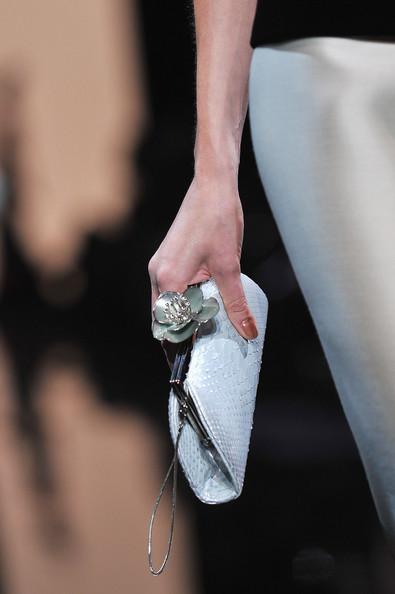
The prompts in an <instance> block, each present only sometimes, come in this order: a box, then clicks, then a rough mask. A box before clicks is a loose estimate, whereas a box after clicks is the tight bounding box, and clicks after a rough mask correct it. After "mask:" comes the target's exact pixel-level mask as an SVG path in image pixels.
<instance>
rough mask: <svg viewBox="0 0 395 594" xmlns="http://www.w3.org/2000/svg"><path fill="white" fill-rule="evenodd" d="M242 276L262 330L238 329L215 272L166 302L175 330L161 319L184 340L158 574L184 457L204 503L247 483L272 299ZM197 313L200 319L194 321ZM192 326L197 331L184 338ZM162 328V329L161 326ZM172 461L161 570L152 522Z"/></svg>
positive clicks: (176, 371)
mask: <svg viewBox="0 0 395 594" xmlns="http://www.w3.org/2000/svg"><path fill="white" fill-rule="evenodd" d="M241 281H242V285H243V288H244V292H245V295H246V298H247V302H248V305H249V307H250V309H251V311H252V313H253V315H254V316H255V319H256V322H257V326H258V336H257V338H255V339H253V340H246V339H245V338H243V337H242V336H241V335H240V334H239V333H238V332H237V331H236V329H235V328H234V326H233V324H232V323H231V322H230V320H229V318H228V316H227V314H226V311H225V308H224V305H223V302H222V299H221V296H220V293H219V290H218V288H217V285H216V283H215V281H214V279H210V280H208V281H205V282H203V283H200V284H199V285H195V286H193V287H192V288H191V287H189V288H188V289H187V291H185V292H184V293H183V294H177V295H178V296H179V297H180V298H181V300H182V299H183V298H184V296H185V300H184V301H180V302H178V303H176V302H174V301H173V302H172V303H171V304H170V308H169V307H168V305H167V304H166V306H165V309H166V308H167V310H166V311H167V317H166V318H165V322H166V323H167V329H170V333H167V334H165V333H164V328H163V327H164V326H165V325H166V324H165V323H164V322H159V323H162V326H159V325H158V324H156V326H157V335H156V337H157V338H159V339H160V336H162V337H163V336H165V337H167V339H168V340H171V341H172V342H176V343H178V345H177V348H178V350H177V353H176V356H175V359H174V362H173V365H172V375H171V379H170V385H171V389H170V396H169V407H168V410H169V425H170V433H171V437H172V440H173V443H174V457H173V460H172V464H171V465H170V468H169V470H168V473H167V475H166V477H165V480H164V482H163V484H162V488H161V490H160V493H159V496H158V498H157V500H156V503H155V506H154V510H153V513H152V516H151V522H150V529H149V539H148V556H149V566H150V570H151V573H153V574H154V575H158V574H159V573H161V572H162V570H163V568H164V566H165V564H166V562H167V558H168V555H169V552H170V546H171V541H172V534H173V525H174V513H175V496H176V479H177V462H178V460H179V462H180V464H181V467H182V469H183V471H184V474H185V476H186V478H187V480H188V483H189V485H190V487H191V489H192V490H193V492H194V493H195V495H196V496H197V497H198V498H199V499H200V500H201V501H203V502H204V503H208V504H219V503H225V502H227V501H231V500H232V499H235V498H237V497H238V496H239V495H240V493H241V491H242V489H243V483H244V476H245V470H246V464H247V457H248V451H249V444H250V437H251V430H252V425H253V415H254V410H255V400H256V393H257V387H258V381H259V372H260V369H261V363H262V352H263V344H264V339H265V331H266V322H267V314H268V300H267V297H266V295H265V293H264V292H263V291H262V289H261V288H260V287H259V286H258V285H257V284H256V283H255V282H254V281H253V280H252V279H251V278H249V277H248V276H247V275H245V274H243V273H242V274H241ZM195 287H199V288H200V290H201V291H200V295H201V297H200V301H199V296H197V297H196V296H195V293H193V290H195V291H196V288H195ZM163 295H164V296H165V295H166V296H167V295H169V294H163ZM189 296H190V297H191V298H190V300H189V301H188V297H189ZM202 298H203V301H202ZM202 304H203V307H202ZM183 308H184V310H183ZM183 311H184V316H182V312H183ZM185 311H186V314H185ZM177 315H178V317H177ZM172 316H173V317H172ZM159 317H160V316H159ZM163 319H164V318H163ZM172 320H173V321H174V320H176V321H178V326H177V325H174V324H173V325H172ZM182 320H183V322H182V323H181V324H180V321H182ZM194 321H195V322H196V323H195V326H196V327H194V326H193V327H191V326H190V325H191V324H193V323H194ZM182 324H184V325H182ZM188 324H189V332H188ZM191 331H193V334H192V335H191V336H187V337H186V338H184V339H183V336H185V335H188V334H191ZM160 332H162V334H158V333H160ZM177 332H178V333H179V334H177ZM154 335H155V331H154ZM172 469H173V472H174V475H173V502H172V521H171V530H170V536H169V541H168V550H167V554H166V556H165V558H164V561H163V563H162V565H161V567H160V568H159V569H158V570H155V569H154V568H153V566H152V527H153V522H154V518H155V514H156V509H157V507H158V505H159V501H160V498H161V496H162V493H163V490H164V488H165V485H166V482H167V480H168V478H169V477H170V474H171V470H172Z"/></svg>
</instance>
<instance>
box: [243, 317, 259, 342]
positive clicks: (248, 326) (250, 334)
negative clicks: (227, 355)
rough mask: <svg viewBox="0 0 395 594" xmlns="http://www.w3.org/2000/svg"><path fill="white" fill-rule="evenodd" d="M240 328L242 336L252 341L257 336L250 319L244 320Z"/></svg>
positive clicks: (256, 330)
mask: <svg viewBox="0 0 395 594" xmlns="http://www.w3.org/2000/svg"><path fill="white" fill-rule="evenodd" d="M241 326H242V328H243V330H244V334H245V335H246V336H247V338H249V339H250V340H252V339H253V338H256V337H257V336H258V329H257V327H256V326H255V323H254V320H253V319H252V318H246V319H245V320H243V321H242V322H241Z"/></svg>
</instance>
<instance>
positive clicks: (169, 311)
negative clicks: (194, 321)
mask: <svg viewBox="0 0 395 594" xmlns="http://www.w3.org/2000/svg"><path fill="white" fill-rule="evenodd" d="M164 313H165V316H166V319H167V320H168V321H169V322H171V323H173V324H183V323H184V322H187V321H189V320H190V319H191V318H192V310H191V304H190V303H189V301H188V299H187V298H186V297H184V295H174V297H172V298H171V299H170V301H168V302H167V303H166V305H165V307H164Z"/></svg>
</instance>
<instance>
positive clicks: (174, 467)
mask: <svg viewBox="0 0 395 594" xmlns="http://www.w3.org/2000/svg"><path fill="white" fill-rule="evenodd" d="M185 421H186V415H185V411H184V410H183V409H182V408H180V423H179V425H178V431H177V438H176V441H175V444H174V455H173V459H172V461H171V463H170V466H169V469H168V471H167V473H166V476H165V478H164V480H163V483H162V486H161V488H160V491H159V495H158V497H157V499H156V502H155V505H154V509H153V511H152V514H151V520H150V524H149V532H148V563H149V569H150V572H151V573H152V574H153V575H160V574H161V573H162V571H163V570H164V568H165V566H166V563H167V560H168V558H169V555H170V549H171V544H172V541H173V533H174V521H175V513H176V496H177V470H178V444H179V441H180V437H181V431H182V429H183V427H184V424H185ZM172 470H173V489H172V500H171V521H170V529H169V539H168V541H167V550H166V554H165V556H164V559H163V562H162V565H161V566H160V567H159V569H155V568H154V566H153V563H152V529H153V525H154V521H155V517H156V512H157V509H158V506H159V503H160V500H161V498H162V495H163V492H164V490H165V487H166V484H167V481H168V480H169V477H170V474H171V471H172Z"/></svg>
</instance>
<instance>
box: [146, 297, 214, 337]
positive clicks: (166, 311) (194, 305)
mask: <svg viewBox="0 0 395 594" xmlns="http://www.w3.org/2000/svg"><path fill="white" fill-rule="evenodd" d="M218 311H219V304H218V301H217V300H216V299H215V298H214V297H209V298H208V299H203V292H202V290H201V288H200V287H199V286H198V285H192V286H190V287H188V288H187V289H186V290H185V291H184V292H183V293H179V292H178V291H165V292H163V293H161V294H160V295H159V297H158V299H157V300H156V301H155V304H154V308H153V315H154V320H153V322H152V334H153V336H154V338H156V339H157V340H164V339H166V340H168V341H169V342H182V341H183V340H186V339H187V338H189V337H190V336H192V334H193V333H194V332H195V330H197V328H199V326H200V325H201V324H204V323H205V322H208V320H210V319H211V318H213V317H214V316H215V315H216V314H217V313H218Z"/></svg>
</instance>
